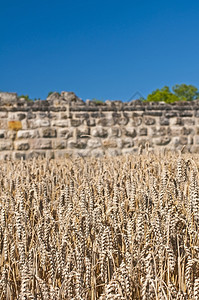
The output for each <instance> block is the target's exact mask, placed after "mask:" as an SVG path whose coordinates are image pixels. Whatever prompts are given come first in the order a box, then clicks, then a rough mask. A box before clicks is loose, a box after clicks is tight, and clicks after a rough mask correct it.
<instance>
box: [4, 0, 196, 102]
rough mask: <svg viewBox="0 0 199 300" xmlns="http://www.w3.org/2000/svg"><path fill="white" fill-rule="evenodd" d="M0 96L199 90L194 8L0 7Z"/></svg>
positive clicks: (9, 0) (10, 1) (73, 3)
mask: <svg viewBox="0 0 199 300" xmlns="http://www.w3.org/2000/svg"><path fill="white" fill-rule="evenodd" d="M0 10H1V17H0V90H2V91H10V92H17V93H18V94H28V95H29V96H30V97H31V98H33V99H34V98H41V99H45V98H46V96H47V94H48V92H50V91H58V92H61V91H63V90H64V91H74V92H75V93H76V94H77V95H78V96H79V97H80V98H82V99H84V100H86V99H92V98H97V99H102V100H106V99H121V100H123V101H126V100H128V99H129V98H131V96H132V95H133V94H134V93H136V92H137V91H139V92H140V93H141V94H142V95H143V96H144V97H146V96H147V94H149V93H150V92H151V91H153V90H155V89H156V88H161V87H163V86H164V85H168V86H170V87H172V86H173V85H174V84H176V83H178V84H180V83H186V84H193V85H195V86H197V87H198V88H199V34H198V32H199V18H198V12H199V1H194V0H192V1H183V0H172V1H171V0H167V1H162V0H157V1H154V0H151V1H149V0H143V1H142V0H131V1H130V0H123V1H119V0H106V1H105V0H100V1H98V0H96V1H94V0H93V1H90V0H81V1H80V0H79V1H78V0H65V1H61V0H57V1H51V0H34V1H32V0H28V1H27V0H26V1H22V0H18V1H16V0H6V1H3V0H0Z"/></svg>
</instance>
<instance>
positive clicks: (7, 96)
mask: <svg viewBox="0 0 199 300" xmlns="http://www.w3.org/2000/svg"><path fill="white" fill-rule="evenodd" d="M0 100H1V101H2V100H3V101H4V102H5V103H15V102H17V93H7V92H0Z"/></svg>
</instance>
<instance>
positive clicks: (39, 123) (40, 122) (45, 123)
mask: <svg viewBox="0 0 199 300" xmlns="http://www.w3.org/2000/svg"><path fill="white" fill-rule="evenodd" d="M29 126H30V128H40V127H50V121H49V120H48V119H46V120H45V119H36V120H34V121H31V120H30V121H29Z"/></svg>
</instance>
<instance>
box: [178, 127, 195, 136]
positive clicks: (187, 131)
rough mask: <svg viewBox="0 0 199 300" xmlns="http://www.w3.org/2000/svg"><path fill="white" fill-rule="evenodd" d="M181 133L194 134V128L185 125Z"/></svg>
mask: <svg viewBox="0 0 199 300" xmlns="http://www.w3.org/2000/svg"><path fill="white" fill-rule="evenodd" d="M181 134H182V135H189V134H194V129H193V128H192V127H189V128H188V127H183V128H182V129H181Z"/></svg>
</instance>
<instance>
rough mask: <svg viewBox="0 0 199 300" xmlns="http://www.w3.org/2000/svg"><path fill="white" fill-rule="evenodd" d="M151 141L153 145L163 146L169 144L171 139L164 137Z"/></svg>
mask: <svg viewBox="0 0 199 300" xmlns="http://www.w3.org/2000/svg"><path fill="white" fill-rule="evenodd" d="M153 141H154V143H155V145H158V146H165V145H168V144H169V143H170V141H171V138H170V137H168V136H164V137H159V138H155V139H153Z"/></svg>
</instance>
